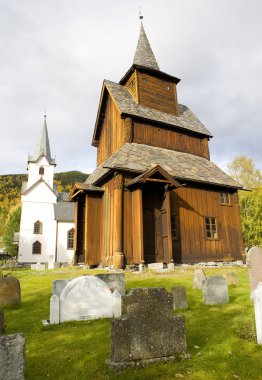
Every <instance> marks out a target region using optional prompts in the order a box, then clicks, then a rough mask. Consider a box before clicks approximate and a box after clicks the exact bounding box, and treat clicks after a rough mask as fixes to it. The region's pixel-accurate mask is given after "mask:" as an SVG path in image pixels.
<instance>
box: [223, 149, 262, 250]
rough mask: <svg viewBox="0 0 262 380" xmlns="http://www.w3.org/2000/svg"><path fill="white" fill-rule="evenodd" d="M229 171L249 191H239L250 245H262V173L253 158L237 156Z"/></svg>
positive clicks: (243, 226)
mask: <svg viewBox="0 0 262 380" xmlns="http://www.w3.org/2000/svg"><path fill="white" fill-rule="evenodd" d="M228 172H229V174H230V175H231V177H233V178H234V179H235V180H236V181H238V182H239V183H240V185H242V186H243V188H244V189H246V190H248V191H243V190H240V191H239V206H240V215H241V221H242V230H243V236H244V240H245V243H246V244H247V245H248V246H252V245H260V246H262V173H261V171H260V170H259V169H257V168H256V166H255V162H254V160H253V158H247V157H245V156H239V157H236V158H235V159H234V160H233V161H232V163H231V164H230V165H228Z"/></svg>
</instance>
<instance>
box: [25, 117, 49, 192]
mask: <svg viewBox="0 0 262 380" xmlns="http://www.w3.org/2000/svg"><path fill="white" fill-rule="evenodd" d="M55 166H56V163H55V159H54V158H51V151H50V144H49V137H48V131H47V125H46V115H45V116H44V124H43V128H42V131H41V134H40V137H39V141H38V144H37V146H36V149H35V152H34V154H33V155H30V154H29V156H28V167H27V169H28V183H27V188H29V187H31V186H32V185H33V184H35V183H36V182H37V181H39V180H40V179H42V180H43V181H44V182H46V183H47V184H48V185H49V186H50V188H51V189H53V178H54V169H55Z"/></svg>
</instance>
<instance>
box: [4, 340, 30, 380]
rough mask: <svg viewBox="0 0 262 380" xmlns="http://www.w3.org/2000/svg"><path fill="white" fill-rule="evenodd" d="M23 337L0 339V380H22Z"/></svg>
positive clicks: (23, 366) (23, 368)
mask: <svg viewBox="0 0 262 380" xmlns="http://www.w3.org/2000/svg"><path fill="white" fill-rule="evenodd" d="M24 370H25V337H24V336H23V334H14V335H6V336H1V337H0V379H1V380H24Z"/></svg>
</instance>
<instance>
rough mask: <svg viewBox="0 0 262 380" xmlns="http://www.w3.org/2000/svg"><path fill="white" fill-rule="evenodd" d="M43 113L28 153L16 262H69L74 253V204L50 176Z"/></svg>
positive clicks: (52, 163) (52, 166) (51, 166)
mask: <svg viewBox="0 0 262 380" xmlns="http://www.w3.org/2000/svg"><path fill="white" fill-rule="evenodd" d="M55 167H56V162H55V159H54V158H52V157H51V152H50V145H49V138H48V131H47V125H46V116H45V117H44V125H43V128H42V131H41V134H40V139H39V142H38V145H37V146H36V150H35V153H34V155H29V156H28V167H27V169H28V181H27V182H23V184H22V194H21V203H22V213H21V222H20V232H19V249H18V261H19V262H23V263H48V264H49V265H50V267H52V263H56V262H57V263H71V262H72V260H73V256H74V225H75V224H74V204H73V203H70V202H68V193H58V191H57V190H56V188H55V186H54V184H53V179H54V169H55Z"/></svg>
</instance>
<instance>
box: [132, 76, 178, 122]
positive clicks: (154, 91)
mask: <svg viewBox="0 0 262 380" xmlns="http://www.w3.org/2000/svg"><path fill="white" fill-rule="evenodd" d="M137 84H138V102H139V104H141V105H143V106H146V107H150V108H154V109H156V110H159V111H163V112H167V113H170V114H172V115H178V103H177V92H176V84H175V83H173V82H172V81H168V80H164V79H161V78H157V77H154V76H153V75H152V74H151V75H150V74H146V73H141V72H139V71H137Z"/></svg>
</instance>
